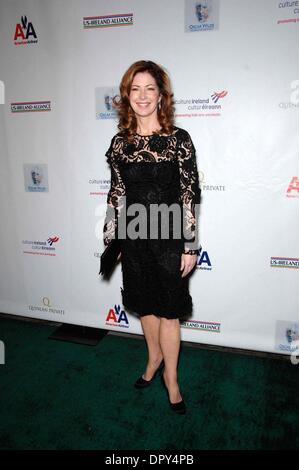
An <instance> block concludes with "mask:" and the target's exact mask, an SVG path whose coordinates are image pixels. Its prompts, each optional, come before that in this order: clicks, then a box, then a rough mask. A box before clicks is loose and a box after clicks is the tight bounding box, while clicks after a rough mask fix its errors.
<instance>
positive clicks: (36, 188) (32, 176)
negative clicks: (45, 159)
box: [23, 163, 49, 193]
mask: <svg viewBox="0 0 299 470" xmlns="http://www.w3.org/2000/svg"><path fill="white" fill-rule="evenodd" d="M23 169H24V185H25V191H26V192H31V193H36V192H38V193H45V192H49V185H48V172H47V165H46V164H40V165H33V164H30V163H25V164H24V165H23Z"/></svg>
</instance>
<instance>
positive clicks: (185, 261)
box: [181, 253, 197, 277]
mask: <svg viewBox="0 0 299 470" xmlns="http://www.w3.org/2000/svg"><path fill="white" fill-rule="evenodd" d="M196 261H197V255H186V254H184V253H183V254H182V257H181V271H182V270H183V272H182V277H185V276H186V275H187V274H188V273H190V271H192V269H193V268H194V266H195V265H196Z"/></svg>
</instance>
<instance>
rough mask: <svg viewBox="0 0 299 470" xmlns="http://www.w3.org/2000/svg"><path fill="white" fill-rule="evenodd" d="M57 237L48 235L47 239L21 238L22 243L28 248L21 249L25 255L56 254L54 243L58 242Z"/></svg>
mask: <svg viewBox="0 0 299 470" xmlns="http://www.w3.org/2000/svg"><path fill="white" fill-rule="evenodd" d="M58 241H59V237H57V236H54V237H49V238H48V239H47V240H45V241H44V240H42V241H39V240H22V244H23V245H25V246H26V247H27V246H28V248H26V249H24V250H23V253H25V254H27V255H44V256H56V247H55V243H58Z"/></svg>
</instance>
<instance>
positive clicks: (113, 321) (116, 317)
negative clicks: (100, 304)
mask: <svg viewBox="0 0 299 470" xmlns="http://www.w3.org/2000/svg"><path fill="white" fill-rule="evenodd" d="M106 325H109V326H118V327H121V328H129V326H130V325H129V320H128V317H127V315H126V312H125V311H124V310H123V309H122V308H121V306H120V305H119V304H118V305H116V304H115V305H114V309H113V308H110V310H109V312H108V315H107V317H106Z"/></svg>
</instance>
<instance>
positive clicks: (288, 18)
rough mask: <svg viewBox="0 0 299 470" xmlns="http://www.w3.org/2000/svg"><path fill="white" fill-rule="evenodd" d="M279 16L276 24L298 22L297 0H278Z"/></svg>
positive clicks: (298, 9)
mask: <svg viewBox="0 0 299 470" xmlns="http://www.w3.org/2000/svg"><path fill="white" fill-rule="evenodd" d="M278 8H279V15H281V16H284V18H279V19H278V20H277V24H286V23H298V21H299V1H298V0H296V1H282V2H278Z"/></svg>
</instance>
